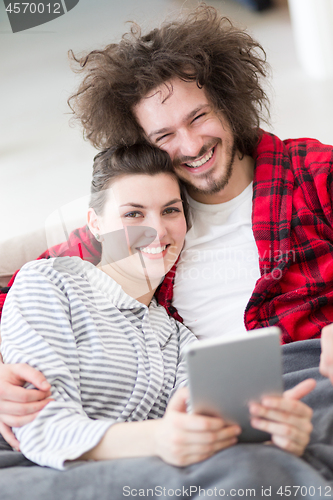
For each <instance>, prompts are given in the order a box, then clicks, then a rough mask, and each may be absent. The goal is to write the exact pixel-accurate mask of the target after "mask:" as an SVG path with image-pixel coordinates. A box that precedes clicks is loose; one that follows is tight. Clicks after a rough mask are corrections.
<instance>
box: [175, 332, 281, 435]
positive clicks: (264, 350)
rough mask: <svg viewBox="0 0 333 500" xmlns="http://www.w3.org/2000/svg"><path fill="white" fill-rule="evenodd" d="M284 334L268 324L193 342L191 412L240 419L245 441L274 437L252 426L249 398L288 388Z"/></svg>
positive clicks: (189, 357) (190, 353) (189, 358)
mask: <svg viewBox="0 0 333 500" xmlns="http://www.w3.org/2000/svg"><path fill="white" fill-rule="evenodd" d="M280 334H281V330H280V329H279V328H278V327H268V328H261V329H258V330H251V331H249V332H246V333H244V334H242V335H233V336H227V335H226V336H221V337H219V338H215V339H208V340H202V341H198V342H194V343H192V344H190V345H189V346H188V347H187V350H186V355H185V356H186V363H187V370H188V376H189V389H190V411H191V412H193V413H199V414H202V415H213V416H217V415H218V416H221V417H222V418H223V419H224V420H226V421H227V422H230V423H232V422H235V423H237V424H239V425H240V427H241V428H242V433H241V434H240V436H239V441H241V442H260V441H267V440H269V439H270V434H268V433H267V432H263V431H260V430H257V429H253V427H251V424H250V414H249V409H248V403H249V402H250V401H259V400H260V399H261V398H262V396H264V395H268V394H274V395H277V394H278V395H281V394H282V392H283V381H282V356H281V347H280Z"/></svg>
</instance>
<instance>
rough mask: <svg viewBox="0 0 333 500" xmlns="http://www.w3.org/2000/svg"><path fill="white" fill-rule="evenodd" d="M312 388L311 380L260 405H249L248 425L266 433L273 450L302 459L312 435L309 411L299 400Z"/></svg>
mask: <svg viewBox="0 0 333 500" xmlns="http://www.w3.org/2000/svg"><path fill="white" fill-rule="evenodd" d="M315 385H316V383H315V381H314V380H313V379H308V380H305V381H303V382H301V383H300V384H298V385H297V386H295V387H294V388H293V389H291V390H289V391H285V392H284V393H283V395H282V396H274V397H273V396H270V397H267V396H266V397H264V398H263V399H262V401H261V403H260V404H259V403H250V405H249V410H250V414H251V425H252V426H253V427H254V428H255V429H259V430H263V431H266V432H269V433H270V434H271V435H272V438H271V439H272V442H273V443H274V444H275V445H276V446H279V447H280V448H282V449H284V450H286V451H289V452H290V453H293V454H294V455H297V456H302V455H303V453H304V451H305V448H306V446H307V445H308V443H309V441H310V435H311V432H312V424H311V419H312V409H311V408H310V407H309V406H307V405H306V404H305V403H303V402H302V401H299V399H300V398H302V397H304V396H305V395H306V394H308V393H309V392H311V391H312V390H313V389H314V388H315Z"/></svg>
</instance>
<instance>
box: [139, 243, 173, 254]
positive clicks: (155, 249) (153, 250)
mask: <svg viewBox="0 0 333 500" xmlns="http://www.w3.org/2000/svg"><path fill="white" fill-rule="evenodd" d="M166 247H167V246H166V245H164V246H163V247H145V248H140V252H143V253H152V254H155V253H162V252H164V250H165V249H166Z"/></svg>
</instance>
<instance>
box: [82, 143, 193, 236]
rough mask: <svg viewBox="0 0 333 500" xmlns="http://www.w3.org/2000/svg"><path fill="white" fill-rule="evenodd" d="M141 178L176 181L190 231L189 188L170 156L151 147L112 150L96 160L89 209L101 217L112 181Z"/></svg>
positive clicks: (133, 145) (138, 144)
mask: <svg viewBox="0 0 333 500" xmlns="http://www.w3.org/2000/svg"><path fill="white" fill-rule="evenodd" d="M137 174H146V175H157V174H167V175H170V176H172V177H173V178H174V179H175V180H176V182H177V183H178V185H179V189H180V195H181V199H182V202H183V210H184V215H185V219H186V223H187V226H188V227H189V205H188V201H187V198H186V191H185V187H184V186H183V185H182V183H181V181H180V180H179V179H178V177H177V175H176V174H175V172H174V169H173V166H172V162H171V159H170V156H169V155H168V153H166V152H165V151H163V150H161V149H159V148H157V147H156V146H153V145H151V144H148V143H136V144H132V145H131V146H119V147H112V148H109V149H106V150H105V151H101V152H100V153H98V154H97V155H96V156H95V158H94V165H93V178H92V182H91V198H90V203H89V206H90V207H91V208H93V209H94V210H95V212H96V214H97V215H101V214H102V213H103V208H104V205H105V202H106V198H107V189H108V188H109V187H110V184H111V183H112V181H113V180H115V179H116V178H118V177H122V176H124V175H137ZM147 196H149V193H147Z"/></svg>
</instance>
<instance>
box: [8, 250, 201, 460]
mask: <svg viewBox="0 0 333 500" xmlns="http://www.w3.org/2000/svg"><path fill="white" fill-rule="evenodd" d="M1 336H2V346H1V349H2V355H3V358H4V361H5V362H6V363H28V364H29V365H31V366H33V367H34V368H36V369H38V370H40V371H41V372H42V373H44V375H45V377H46V379H47V380H48V382H49V383H50V384H51V386H52V398H53V399H54V401H53V402H50V403H49V404H48V405H47V406H46V407H45V408H44V409H43V410H42V411H41V412H40V413H39V414H38V416H37V417H36V418H35V420H34V421H33V422H31V423H29V424H27V425H25V426H23V427H21V428H14V432H15V434H16V436H17V438H18V440H19V441H20V446H21V451H22V453H23V454H24V455H25V456H26V457H27V458H29V459H30V460H32V461H33V462H36V463H38V464H39V465H46V466H49V467H54V468H57V469H64V468H65V467H67V466H68V465H69V464H68V462H66V461H68V460H75V459H76V458H78V457H80V456H81V455H82V454H83V453H85V452H86V451H88V450H90V449H91V448H93V447H94V446H96V445H97V444H98V443H99V441H100V440H101V438H102V437H103V435H104V434H105V432H106V431H107V429H108V428H109V427H110V426H111V425H112V424H113V423H116V422H126V421H137V420H145V419H150V418H158V417H162V416H163V414H164V412H165V408H166V405H167V402H168V399H169V397H170V395H171V394H172V393H173V391H174V390H175V389H176V388H177V387H179V386H180V385H184V384H185V383H186V370H185V363H184V359H183V348H184V346H185V345H186V344H187V343H188V342H190V341H193V340H195V337H194V335H193V334H192V333H191V332H190V331H189V330H188V329H187V328H186V327H185V326H183V325H182V324H181V323H179V322H177V321H176V320H174V319H173V318H170V317H169V316H168V314H167V313H166V311H165V309H164V308H163V307H162V306H160V305H158V304H157V303H156V301H155V299H153V300H152V302H151V304H150V305H149V307H147V306H145V305H143V304H142V303H140V302H138V301H137V300H135V299H133V298H132V297H130V296H129V295H127V294H126V293H125V292H124V291H123V290H122V288H121V286H120V285H118V283H116V282H115V281H114V280H113V279H112V278H110V277H109V276H108V275H107V274H105V273H104V272H102V271H101V270H99V269H98V268H96V267H95V266H94V265H92V264H90V263H89V262H84V261H82V260H81V259H80V258H78V257H62V258H54V259H49V260H40V261H34V262H29V263H28V264H26V265H25V266H24V267H23V268H22V270H21V271H20V272H19V274H18V275H17V278H16V280H15V284H14V285H13V287H12V289H11V290H10V293H9V294H8V299H7V300H6V304H5V307H4V311H3V317H2V323H1ZM27 387H28V388H33V386H32V385H31V384H27Z"/></svg>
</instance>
